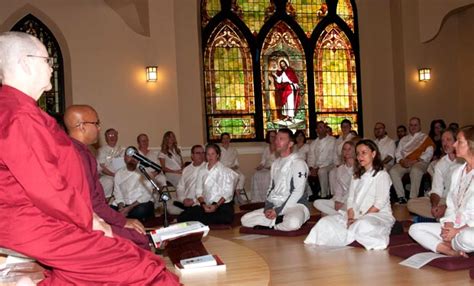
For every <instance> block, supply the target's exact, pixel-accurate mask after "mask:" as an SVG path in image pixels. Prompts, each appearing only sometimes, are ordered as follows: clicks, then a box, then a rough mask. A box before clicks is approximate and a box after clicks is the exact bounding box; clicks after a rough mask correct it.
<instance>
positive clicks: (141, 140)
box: [137, 133, 166, 187]
mask: <svg viewBox="0 0 474 286" xmlns="http://www.w3.org/2000/svg"><path fill="white" fill-rule="evenodd" d="M137 144H138V153H140V154H141V155H143V156H145V157H146V158H148V159H150V161H152V162H154V163H156V164H157V165H160V163H159V161H158V154H159V152H158V151H153V150H150V148H149V147H150V140H149V139H148V135H146V134H145V133H141V134H139V135H138V136H137ZM146 170H147V172H148V174H150V175H151V176H152V177H153V178H154V179H155V181H156V183H157V184H158V186H159V187H164V186H166V177H165V175H164V174H163V172H157V171H156V170H154V169H153V168H146Z"/></svg>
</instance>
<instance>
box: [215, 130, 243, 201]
mask: <svg viewBox="0 0 474 286" xmlns="http://www.w3.org/2000/svg"><path fill="white" fill-rule="evenodd" d="M221 153H222V154H221V163H222V164H224V166H226V167H227V168H231V169H232V170H234V172H236V173H237V174H238V175H239V178H238V179H237V185H236V187H235V189H236V195H237V200H238V201H239V202H243V201H244V199H243V198H241V197H240V193H241V192H242V191H243V190H244V186H245V175H244V174H243V173H242V172H241V171H240V170H239V154H238V153H237V149H235V148H234V147H232V146H230V134H229V133H227V132H224V133H222V134H221Z"/></svg>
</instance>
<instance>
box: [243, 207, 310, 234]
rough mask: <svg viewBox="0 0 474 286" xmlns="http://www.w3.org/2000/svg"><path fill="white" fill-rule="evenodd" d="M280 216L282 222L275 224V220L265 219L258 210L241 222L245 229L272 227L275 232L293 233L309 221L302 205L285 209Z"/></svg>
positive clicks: (306, 210) (245, 216) (307, 211)
mask: <svg viewBox="0 0 474 286" xmlns="http://www.w3.org/2000/svg"><path fill="white" fill-rule="evenodd" d="M281 215H283V221H282V222H281V223H279V224H275V221H276V219H268V218H266V217H265V214H264V212H263V209H258V210H254V211H252V212H249V213H247V214H245V215H244V216H243V217H242V219H241V222H242V225H243V226H245V227H254V226H256V225H262V226H268V227H274V228H275V229H276V230H282V231H293V230H297V229H300V228H301V226H302V225H303V224H304V223H305V222H306V221H307V220H308V219H309V210H308V208H306V206H304V205H302V204H296V205H295V206H294V207H289V208H288V207H285V208H284V209H283V211H282V213H281Z"/></svg>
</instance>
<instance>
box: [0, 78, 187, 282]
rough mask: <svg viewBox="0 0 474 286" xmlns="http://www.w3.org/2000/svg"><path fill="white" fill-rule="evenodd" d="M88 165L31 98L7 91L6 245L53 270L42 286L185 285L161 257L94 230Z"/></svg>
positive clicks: (1, 207)
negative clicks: (87, 177)
mask: <svg viewBox="0 0 474 286" xmlns="http://www.w3.org/2000/svg"><path fill="white" fill-rule="evenodd" d="M80 160H81V159H80V157H79V155H78V153H77V151H76V150H75V148H74V147H73V145H72V143H71V140H70V139H69V138H68V136H67V135H66V134H65V133H64V132H63V131H62V130H61V129H60V128H59V126H58V125H57V124H56V122H55V121H54V119H53V118H52V117H50V116H48V115H47V114H46V113H44V112H43V111H41V110H40V109H39V108H38V107H37V105H36V102H35V101H34V100H33V99H32V98H31V97H29V96H27V95H25V94H24V93H22V92H21V91H19V90H17V89H15V88H12V87H9V86H5V85H4V86H2V87H0V246H1V247H5V248H9V249H12V250H15V251H17V252H20V253H23V254H25V255H27V256H30V257H33V258H35V259H36V260H38V261H39V262H40V263H42V264H44V265H45V266H47V268H48V269H49V270H47V272H46V273H45V275H46V278H45V279H44V280H43V281H41V284H42V285H51V284H53V285H71V284H74V285H100V284H108V285H117V284H120V285H179V283H178V279H177V278H176V276H175V275H173V274H172V273H170V272H168V270H167V269H166V267H165V265H164V263H163V261H162V260H161V259H160V258H159V257H158V256H156V255H154V254H153V253H151V252H148V251H145V250H143V249H140V248H138V247H137V246H135V245H134V244H133V243H132V242H130V241H128V240H126V239H124V238H121V237H114V238H108V237H105V236H104V234H103V233H102V232H101V231H93V230H92V207H91V200H90V196H89V185H88V183H87V180H86V178H85V173H84V170H83V167H82V163H81V161H80Z"/></svg>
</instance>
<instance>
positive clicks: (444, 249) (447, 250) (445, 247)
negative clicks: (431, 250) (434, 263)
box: [436, 242, 467, 257]
mask: <svg viewBox="0 0 474 286" xmlns="http://www.w3.org/2000/svg"><path fill="white" fill-rule="evenodd" d="M436 251H438V252H439V253H441V254H446V255H448V256H463V257H467V255H466V253H464V252H461V251H456V250H454V249H453V248H452V247H451V244H450V243H446V242H442V243H440V244H438V246H437V247H436Z"/></svg>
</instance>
